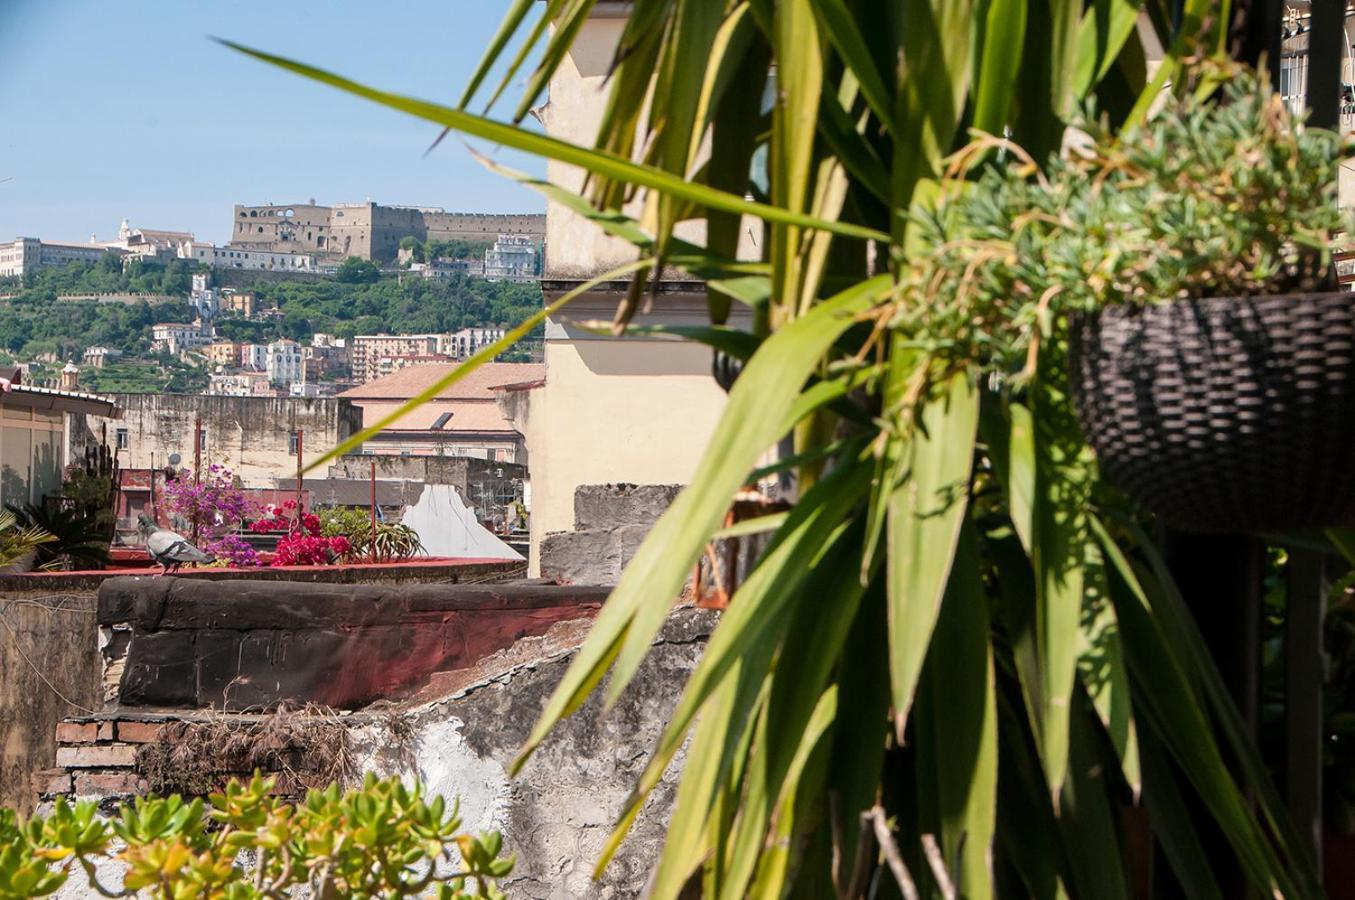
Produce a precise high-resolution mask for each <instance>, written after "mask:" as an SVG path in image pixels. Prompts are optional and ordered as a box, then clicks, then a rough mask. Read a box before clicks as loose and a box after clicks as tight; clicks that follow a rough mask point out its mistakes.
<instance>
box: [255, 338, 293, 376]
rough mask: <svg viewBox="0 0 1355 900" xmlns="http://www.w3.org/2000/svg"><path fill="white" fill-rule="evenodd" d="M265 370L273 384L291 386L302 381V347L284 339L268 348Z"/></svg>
mask: <svg viewBox="0 0 1355 900" xmlns="http://www.w3.org/2000/svg"><path fill="white" fill-rule="evenodd" d="M264 360H265V361H264V370H265V371H266V372H268V380H269V381H270V382H272V383H273V384H291V383H292V382H294V381H300V380H301V371H302V369H301V365H302V363H301V345H300V344H298V343H297V342H296V341H291V340H287V339H286V338H284V339H283V340H280V341H274V342H273V343H271V344H269V345H268V347H267V348H266V356H265V358H264Z"/></svg>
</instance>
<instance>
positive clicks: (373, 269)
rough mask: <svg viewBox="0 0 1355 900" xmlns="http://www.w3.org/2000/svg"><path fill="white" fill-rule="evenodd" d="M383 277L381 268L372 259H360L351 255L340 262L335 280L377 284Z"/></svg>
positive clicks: (346, 282)
mask: <svg viewBox="0 0 1355 900" xmlns="http://www.w3.org/2000/svg"><path fill="white" fill-rule="evenodd" d="M380 278H381V270H380V269H378V268H377V266H376V263H374V262H372V261H371V260H370V259H358V258H357V257H356V256H350V257H348V258H347V259H345V260H344V261H343V262H342V263H340V264H339V271H338V272H336V273H335V275H334V280H335V281H337V282H339V283H340V284H376V282H377V281H378V280H380Z"/></svg>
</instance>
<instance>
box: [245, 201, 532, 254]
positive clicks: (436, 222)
mask: <svg viewBox="0 0 1355 900" xmlns="http://www.w3.org/2000/svg"><path fill="white" fill-rule="evenodd" d="M504 234H511V235H527V236H531V237H533V238H536V239H537V240H544V238H545V235H546V217H545V216H544V215H538V214H502V213H449V212H446V211H445V210H442V209H440V208H437V207H424V206H382V205H381V204H379V203H372V202H370V201H368V202H366V203H339V204H335V205H334V206H317V205H316V203H315V201H314V200H310V201H308V202H306V203H291V204H272V203H270V204H267V205H265V206H240V205H236V207H235V209H234V212H233V214H232V217H231V231H230V246H231V247H233V248H239V249H241V250H259V251H267V252H273V253H308V254H314V255H316V256H317V257H323V258H326V259H328V260H331V261H338V260H342V259H344V258H346V257H349V256H357V257H360V258H362V259H370V260H374V261H376V262H392V261H394V259H395V254H396V252H397V251H398V250H399V249H400V240H401V238H404V237H405V236H407V235H413V236H414V237H416V238H418V239H419V240H420V241H427V240H439V241H451V240H459V241H471V242H477V243H493V242H494V241H495V240H496V239H497V238H498V237H499V236H500V235H504Z"/></svg>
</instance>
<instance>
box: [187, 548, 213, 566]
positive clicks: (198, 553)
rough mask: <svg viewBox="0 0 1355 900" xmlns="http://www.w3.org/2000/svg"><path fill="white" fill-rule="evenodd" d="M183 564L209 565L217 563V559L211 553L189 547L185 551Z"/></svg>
mask: <svg viewBox="0 0 1355 900" xmlns="http://www.w3.org/2000/svg"><path fill="white" fill-rule="evenodd" d="M181 561H182V562H194V563H209V562H216V557H215V556H213V555H212V554H210V553H207V552H205V551H202V550H199V549H198V548H197V547H187V548H185V549H184V552H183V558H182V560H181Z"/></svg>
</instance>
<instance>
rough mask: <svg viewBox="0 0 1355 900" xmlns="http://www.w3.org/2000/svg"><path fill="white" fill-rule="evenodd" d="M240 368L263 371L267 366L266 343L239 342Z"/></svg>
mask: <svg viewBox="0 0 1355 900" xmlns="http://www.w3.org/2000/svg"><path fill="white" fill-rule="evenodd" d="M240 368H242V369H251V370H253V371H255V372H263V371H265V370H266V369H267V368H268V345H267V344H241V345H240Z"/></svg>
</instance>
